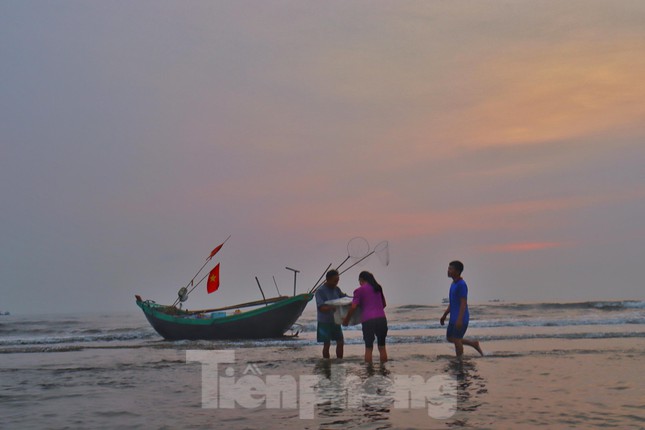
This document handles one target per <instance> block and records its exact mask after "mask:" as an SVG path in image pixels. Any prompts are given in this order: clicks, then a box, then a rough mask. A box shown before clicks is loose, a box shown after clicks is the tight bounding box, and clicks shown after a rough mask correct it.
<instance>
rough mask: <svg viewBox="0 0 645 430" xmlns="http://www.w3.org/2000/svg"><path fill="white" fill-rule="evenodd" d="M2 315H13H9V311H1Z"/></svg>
mask: <svg viewBox="0 0 645 430" xmlns="http://www.w3.org/2000/svg"><path fill="white" fill-rule="evenodd" d="M0 315H11V314H10V313H9V311H4V312H1V311H0Z"/></svg>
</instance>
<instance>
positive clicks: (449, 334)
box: [446, 321, 468, 339]
mask: <svg viewBox="0 0 645 430" xmlns="http://www.w3.org/2000/svg"><path fill="white" fill-rule="evenodd" d="M466 329H468V321H464V323H463V324H462V325H461V330H457V327H456V326H455V324H453V323H449V324H448V329H447V330H446V338H447V339H450V338H452V339H463V338H464V335H465V334H466Z"/></svg>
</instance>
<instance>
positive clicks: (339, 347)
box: [316, 269, 347, 358]
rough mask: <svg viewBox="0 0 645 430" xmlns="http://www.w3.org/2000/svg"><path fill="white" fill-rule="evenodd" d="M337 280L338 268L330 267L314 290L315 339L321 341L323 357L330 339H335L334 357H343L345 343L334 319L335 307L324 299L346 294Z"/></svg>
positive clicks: (340, 329) (327, 351)
mask: <svg viewBox="0 0 645 430" xmlns="http://www.w3.org/2000/svg"><path fill="white" fill-rule="evenodd" d="M338 281H340V274H339V273H338V270H333V269H332V270H330V271H329V272H327V274H326V275H325V283H324V284H322V285H321V286H320V287H319V288H318V290H316V307H317V308H318V326H317V333H316V339H317V340H318V342H322V343H323V357H324V358H329V347H330V346H331V341H332V340H334V341H336V357H338V358H343V346H344V345H345V339H344V337H343V328H342V327H341V326H340V324H336V322H335V321H334V311H335V310H336V309H335V308H334V307H333V306H329V305H326V304H325V302H326V301H329V300H335V299H340V298H341V297H346V296H347V294H345V293H343V292H342V291H341V290H340V288H338Z"/></svg>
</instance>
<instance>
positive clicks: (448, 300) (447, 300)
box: [441, 297, 450, 305]
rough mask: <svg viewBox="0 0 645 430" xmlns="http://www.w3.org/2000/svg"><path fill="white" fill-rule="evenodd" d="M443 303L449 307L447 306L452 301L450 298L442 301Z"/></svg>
mask: <svg viewBox="0 0 645 430" xmlns="http://www.w3.org/2000/svg"><path fill="white" fill-rule="evenodd" d="M441 303H443V304H444V305H447V304H449V303H450V299H449V298H448V297H444V298H443V299H442V300H441Z"/></svg>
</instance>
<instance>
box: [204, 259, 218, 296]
mask: <svg viewBox="0 0 645 430" xmlns="http://www.w3.org/2000/svg"><path fill="white" fill-rule="evenodd" d="M218 288H219V263H217V266H215V268H214V269H213V270H211V273H209V274H208V283H207V284H206V291H207V292H208V294H210V293H212V292H214V291H217V289H218Z"/></svg>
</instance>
